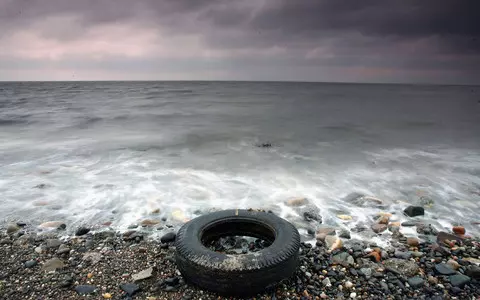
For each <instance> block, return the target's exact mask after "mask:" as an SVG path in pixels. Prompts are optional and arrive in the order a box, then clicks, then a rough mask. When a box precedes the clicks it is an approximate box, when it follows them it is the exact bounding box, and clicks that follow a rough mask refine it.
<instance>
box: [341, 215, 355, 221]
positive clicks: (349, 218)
mask: <svg viewBox="0 0 480 300" xmlns="http://www.w3.org/2000/svg"><path fill="white" fill-rule="evenodd" d="M337 218H339V219H340V220H344V221H350V220H352V219H353V218H352V216H349V215H337Z"/></svg>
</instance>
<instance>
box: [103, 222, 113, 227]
mask: <svg viewBox="0 0 480 300" xmlns="http://www.w3.org/2000/svg"><path fill="white" fill-rule="evenodd" d="M102 225H103V226H110V225H112V222H105V223H103V224H102Z"/></svg>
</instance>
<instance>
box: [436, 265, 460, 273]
mask: <svg viewBox="0 0 480 300" xmlns="http://www.w3.org/2000/svg"><path fill="white" fill-rule="evenodd" d="M435 271H436V272H437V273H439V274H442V275H453V274H455V273H456V272H455V270H453V269H452V268H451V267H450V266H449V265H447V264H443V263H442V264H437V265H435Z"/></svg>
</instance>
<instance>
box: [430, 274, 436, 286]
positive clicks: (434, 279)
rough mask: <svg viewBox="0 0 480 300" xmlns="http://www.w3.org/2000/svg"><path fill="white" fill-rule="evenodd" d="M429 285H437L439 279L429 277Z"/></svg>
mask: <svg viewBox="0 0 480 300" xmlns="http://www.w3.org/2000/svg"><path fill="white" fill-rule="evenodd" d="M428 283H430V284H431V285H436V284H438V278H437V277H434V276H432V275H428Z"/></svg>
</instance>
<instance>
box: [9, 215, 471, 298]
mask: <svg viewBox="0 0 480 300" xmlns="http://www.w3.org/2000/svg"><path fill="white" fill-rule="evenodd" d="M21 225H26V224H21ZM5 229H7V230H8V227H7V228H5ZM5 229H2V230H1V233H0V299H42V300H46V299H85V298H86V299H148V300H161V299H162V300H163V299H183V300H187V299H203V300H205V299H207V300H208V299H234V298H231V297H221V296H218V295H216V294H213V293H210V292H207V291H203V290H201V289H199V288H197V287H195V286H191V285H189V284H186V283H185V282H184V280H183V279H182V277H181V276H180V273H179V272H178V270H177V269H176V266H175V259H174V253H175V247H174V246H173V244H172V243H171V241H172V240H171V239H167V240H164V242H165V241H166V242H168V243H162V241H160V240H159V239H152V238H150V237H149V236H148V235H147V234H146V233H145V232H142V231H140V230H131V231H128V232H124V233H120V232H115V231H113V230H105V231H99V232H89V231H88V230H83V232H82V231H80V228H79V229H77V231H79V232H80V233H82V235H81V236H71V237H68V238H65V239H62V238H61V236H62V234H63V233H64V232H62V231H58V230H54V231H51V232H44V233H36V232H34V231H30V230H28V226H26V227H24V229H23V230H22V229H19V230H17V231H15V232H10V234H7V233H6V231H5ZM432 237H433V239H432V240H431V241H426V242H421V241H420V240H418V239H416V238H406V237H405V236H403V235H402V234H401V233H400V232H398V233H396V234H394V235H392V245H394V246H395V248H389V249H382V248H379V247H376V246H377V245H375V244H374V243H372V242H367V241H359V240H358V241H355V240H350V239H344V238H340V237H337V236H336V235H335V233H333V235H332V233H327V232H322V233H320V234H319V233H317V243H316V245H313V246H312V245H311V244H306V243H302V245H301V255H300V267H299V269H298V270H297V272H296V274H295V276H294V277H293V278H291V279H289V280H286V281H285V282H284V283H282V284H280V285H279V286H278V287H277V289H276V290H275V291H270V292H268V293H264V294H262V295H258V296H257V297H255V299H270V300H273V299H302V300H303V299H305V300H309V299H435V300H439V299H478V298H479V297H480V278H479V276H480V267H479V266H478V264H480V260H479V256H480V240H479V239H478V238H465V239H464V240H463V243H462V244H459V242H453V240H455V239H456V238H455V237H456V236H454V235H449V234H447V233H442V232H440V233H437V234H436V235H432ZM435 238H436V239H435ZM442 239H447V241H446V242H444V241H443V240H442ZM448 239H451V240H452V241H451V240H448ZM457 239H459V238H458V237H457ZM437 242H438V243H437ZM150 268H151V269H150ZM141 277H146V278H144V279H141V280H137V281H135V279H138V278H141ZM79 293H81V294H85V295H87V296H85V295H83V296H81V295H79Z"/></svg>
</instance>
